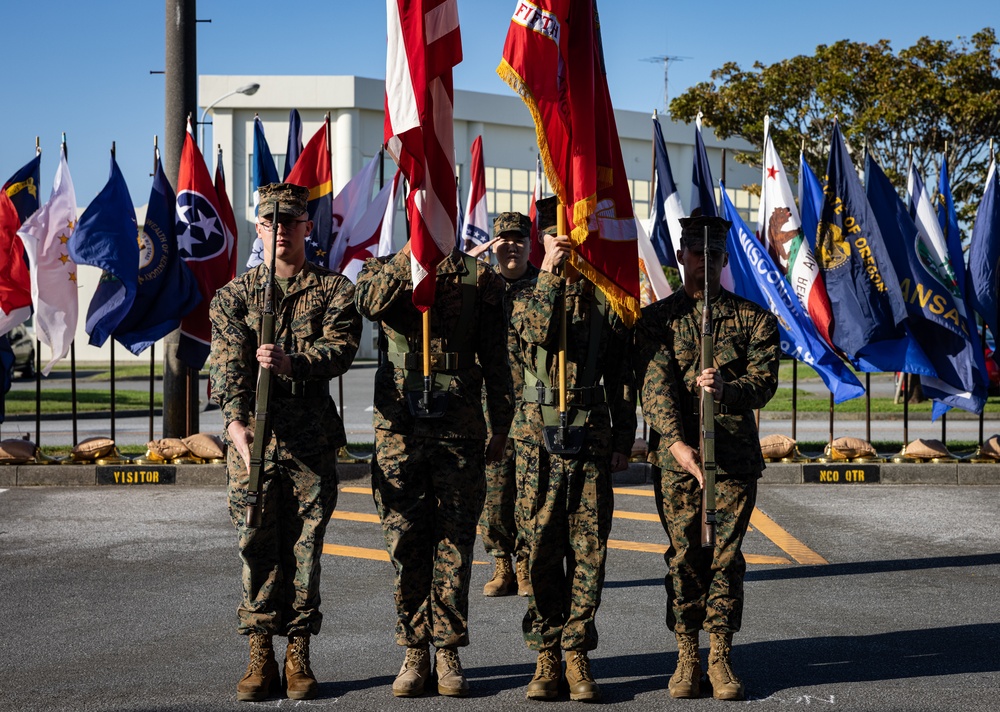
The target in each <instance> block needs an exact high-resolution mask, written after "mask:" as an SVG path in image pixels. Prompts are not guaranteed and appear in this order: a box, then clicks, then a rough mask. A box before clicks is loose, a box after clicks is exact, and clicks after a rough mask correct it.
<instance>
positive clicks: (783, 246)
mask: <svg viewBox="0 0 1000 712" xmlns="http://www.w3.org/2000/svg"><path fill="white" fill-rule="evenodd" d="M770 128H771V119H770V117H768V116H765V117H764V174H763V176H762V178H761V186H762V189H761V195H760V209H759V210H758V211H757V239H759V240H760V241H761V243H762V244H764V245H766V246H767V251H768V252H769V253H770V254H771V257H772V259H773V260H774V263H775V265H777V266H778V268H779V269H780V270H781V271H782V272H784V274H785V278H786V279H787V280H788V282H789V283H790V284H791V285H792V289H793V290H794V291H795V295H796V296H797V297H798V298H799V302H800V303H801V304H802V307H803V308H804V309H805V310H806V311H807V312H808V313H809V317H810V318H811V319H812V320H813V323H814V324H815V325H816V331H817V332H819V335H820V336H822V337H823V340H824V341H826V342H827V343H828V344H830V345H831V346H832V345H833V342H832V341H831V340H830V321H831V320H832V319H833V315H832V311H831V309H830V298H829V297H828V296H827V294H826V286H825V285H824V283H823V275H822V274H821V273H820V271H819V264H818V263H817V262H816V257H815V256H814V255H813V252H812V250H811V249H810V248H809V242H808V241H807V240H806V239H805V237H804V236H803V234H802V221H801V220H800V219H799V211H798V209H797V208H796V207H795V199H794V198H793V197H792V189H791V187H790V186H789V185H788V176H787V175H786V174H785V167H784V166H783V165H782V164H781V159H780V158H779V157H778V152H777V151H776V150H774V142H773V141H772V140H771V133H770Z"/></svg>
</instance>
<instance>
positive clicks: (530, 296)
mask: <svg viewBox="0 0 1000 712" xmlns="http://www.w3.org/2000/svg"><path fill="white" fill-rule="evenodd" d="M548 200H550V201H554V200H555V199H554V198H549V199H548ZM547 207H555V206H554V205H548V206H547ZM546 213H548V210H544V209H543V203H542V201H539V218H540V221H541V220H542V219H543V217H542V216H543V215H544V214H546ZM554 218H555V210H552V219H551V222H554ZM551 222H550V221H544V222H540V225H541V226H542V229H543V230H544V229H545V225H546V224H551ZM549 232H555V230H549ZM544 239H545V258H544V260H543V262H542V265H541V272H539V274H538V276H537V278H536V280H535V282H534V284H532V285H529V286H528V287H527V288H524V289H520V290H518V291H516V292H514V293H512V294H513V297H514V298H513V307H512V310H511V317H510V320H511V328H510V332H509V338H510V360H511V368H512V369H514V370H518V371H519V377H517V378H515V379H514V380H515V382H517V383H518V384H519V386H520V387H519V389H518V392H517V393H515V400H516V410H515V414H514V422H513V425H512V426H511V437H513V438H515V453H516V472H517V488H518V509H519V515H520V516H519V522H518V524H519V527H520V529H521V535H522V537H523V538H524V539H525V541H524V547H523V548H524V550H525V551H527V553H528V577H529V580H530V585H531V593H530V594H529V596H528V611H527V613H526V614H525V616H524V621H523V624H522V629H523V632H524V640H525V643H526V644H527V646H528V648H529V649H530V650H533V651H536V652H537V653H538V658H537V662H536V668H535V675H534V677H533V678H532V680H531V682H530V683H529V684H528V687H527V691H526V692H527V697H528V699H538V700H545V699H553V698H556V697H558V695H559V690H560V686H561V683H562V680H563V679H564V676H563V669H562V660H563V651H566V652H565V659H566V660H565V661H566V672H565V680H566V683H567V684H568V687H569V693H570V698H571V699H573V700H580V701H598V700H599V699H600V696H601V693H600V688H599V687H598V685H597V682H596V681H595V680H594V676H593V673H592V672H591V669H590V660H589V658H588V652H589V651H591V650H593V649H594V648H596V647H597V627H596V625H595V622H594V619H595V617H596V615H597V609H598V606H599V605H600V603H601V589H602V587H603V585H604V565H605V559H606V556H607V542H608V535H609V534H610V532H611V518H612V513H613V510H614V501H613V494H612V489H611V485H612V482H611V473H612V472H614V471H617V470H622V469H625V468H626V467H628V456H627V453H628V452H630V450H631V448H632V443H633V442H634V440H635V428H636V415H635V396H634V392H633V389H632V385H631V384H632V381H631V373H630V372H629V367H628V363H629V361H628V346H629V342H630V340H631V333H630V330H629V329H628V328H627V327H626V326H625V324H624V322H623V321H622V320H621V319H620V318H619V317H618V316H617V314H615V312H614V311H613V310H612V309H611V308H610V306H609V305H608V303H607V300H606V299H605V298H604V296H603V294H602V293H601V291H600V290H599V289H598V288H597V287H596V286H595V285H594V283H593V282H591V281H589V280H588V279H586V278H585V277H584V276H583V275H582V274H581V273H580V272H579V271H577V270H576V268H575V267H574V266H573V265H572V263H571V258H570V255H571V253H572V244H571V242H570V239H569V237H568V236H566V235H555V234H546V236H545V238H544ZM564 315H565V320H564V318H563V317H564ZM563 324H565V339H563V338H562V333H563V328H562V327H563ZM562 343H564V344H565V351H564V353H565V394H564V395H565V399H564V400H565V402H564V403H562V402H561V401H562V400H563V399H562V398H561V397H560V390H561V389H560V385H561V384H560V380H561V379H560V370H561V369H560V367H559V353H560V351H561V350H562V349H561V344H562ZM563 406H565V410H564V409H563ZM561 416H562V417H561Z"/></svg>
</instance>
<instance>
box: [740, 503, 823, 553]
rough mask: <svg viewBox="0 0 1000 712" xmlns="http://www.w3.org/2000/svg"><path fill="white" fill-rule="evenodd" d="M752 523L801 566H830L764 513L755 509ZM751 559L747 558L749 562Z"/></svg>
mask: <svg viewBox="0 0 1000 712" xmlns="http://www.w3.org/2000/svg"><path fill="white" fill-rule="evenodd" d="M750 522H751V523H752V524H753V525H754V526H755V527H757V531H759V532H760V533H761V534H763V535H764V536H766V537H767V538H768V539H770V540H771V541H773V542H774V543H775V544H777V545H778V547H779V548H780V549H781V550H782V551H784V552H785V553H786V554H788V555H789V556H791V557H792V558H793V559H795V561H797V562H798V563H800V564H829V563H830V562H829V561H827V560H826V559H824V558H823V557H822V556H820V555H819V554H817V553H816V552H815V551H813V550H812V549H810V548H809V547H808V546H806V545H805V544H803V543H802V542H801V541H799V540H798V539H796V538H795V537H793V536H792V535H791V534H789V533H788V532H787V531H785V530H784V529H782V528H781V527H780V526H778V525H777V524H776V523H775V521H774V520H773V519H771V518H770V517H769V516H767V515H766V514H764V513H763V512H762V511H760V510H759V509H757V508H756V507H755V508H754V510H753V512H752V513H751V514H750ZM749 560H750V557H747V561H749Z"/></svg>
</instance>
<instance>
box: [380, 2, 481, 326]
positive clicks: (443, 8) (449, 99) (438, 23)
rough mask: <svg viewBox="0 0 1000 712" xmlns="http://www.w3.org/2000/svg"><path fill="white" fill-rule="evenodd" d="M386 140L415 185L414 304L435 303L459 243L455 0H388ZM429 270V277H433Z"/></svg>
mask: <svg viewBox="0 0 1000 712" xmlns="http://www.w3.org/2000/svg"><path fill="white" fill-rule="evenodd" d="M386 14H387V20H388V29H389V32H388V48H387V52H386V57H385V129H384V131H385V144H386V150H387V151H388V152H389V154H390V155H391V156H392V157H393V158H394V159H395V161H396V165H398V166H399V169H400V170H401V171H402V172H403V175H404V176H405V177H406V179H407V181H408V182H409V184H410V193H409V195H408V196H407V198H406V212H407V214H408V215H409V217H410V269H411V271H412V273H413V304H414V306H416V307H417V308H418V309H419V310H420V311H426V310H427V309H429V308H430V306H431V305H432V304H433V303H434V289H435V285H436V280H435V279H434V278H433V277H434V275H435V274H436V273H437V265H438V263H439V262H440V261H441V260H443V259H444V258H445V257H446V256H447V255H448V254H449V253H450V252H451V251H452V249H453V248H454V244H455V235H456V233H457V231H458V230H457V223H458V220H457V214H458V195H457V193H456V191H455V135H454V126H453V123H452V117H453V115H454V98H455V93H454V86H453V84H452V75H451V70H452V67H454V66H455V65H456V64H458V63H459V62H461V61H462V36H461V31H460V30H459V26H458V3H457V2H456V0H386ZM428 277H430V279H428Z"/></svg>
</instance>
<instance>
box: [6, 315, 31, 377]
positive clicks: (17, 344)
mask: <svg viewBox="0 0 1000 712" xmlns="http://www.w3.org/2000/svg"><path fill="white" fill-rule="evenodd" d="M7 336H8V338H9V339H10V348H11V350H12V351H13V352H14V366H13V368H12V370H13V371H14V372H15V373H20V374H21V375H23V376H24V377H25V378H30V377H31V376H34V375H35V332H34V330H33V329H32V328H31V327H30V326H25V325H24V324H18V325H17V326H15V327H14V328H13V329H11V330H10V332H9V333H8V334H7Z"/></svg>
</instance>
